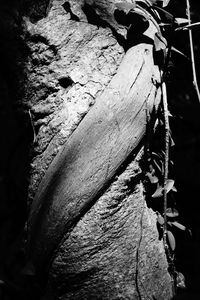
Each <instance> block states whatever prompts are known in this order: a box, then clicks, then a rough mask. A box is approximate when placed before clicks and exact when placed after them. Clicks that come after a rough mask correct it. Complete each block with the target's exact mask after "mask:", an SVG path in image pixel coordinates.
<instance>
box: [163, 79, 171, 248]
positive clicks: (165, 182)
mask: <svg viewBox="0 0 200 300" xmlns="http://www.w3.org/2000/svg"><path fill="white" fill-rule="evenodd" d="M162 100H163V110H164V122H165V161H164V190H163V199H164V206H163V215H164V224H163V242H164V247H165V248H166V247H167V241H166V235H167V215H166V210H167V189H166V185H167V180H168V168H169V135H170V128H169V112H168V105H167V90H166V84H165V82H162Z"/></svg>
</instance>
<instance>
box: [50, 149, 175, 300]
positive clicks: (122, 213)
mask: <svg viewBox="0 0 200 300" xmlns="http://www.w3.org/2000/svg"><path fill="white" fill-rule="evenodd" d="M140 159H141V152H140V153H139V154H138V156H137V157H136V158H135V159H134V161H133V162H132V163H130V164H129V165H128V166H127V168H126V169H125V171H124V172H123V173H122V174H121V175H119V176H117V177H116V178H115V179H114V181H113V183H112V184H111V186H110V187H109V188H108V189H107V191H106V192H105V193H104V195H103V196H101V197H100V198H99V200H98V201H97V202H96V204H95V205H94V206H93V207H92V208H91V209H90V211H89V212H88V213H87V214H86V215H85V216H84V217H83V218H82V219H81V220H80V222H79V223H78V224H77V226H76V227H75V228H74V230H73V231H72V232H71V233H70V234H69V235H67V236H66V237H65V239H63V240H62V242H61V243H60V246H59V247H58V249H57V252H56V254H55V257H54V259H53V263H52V267H51V270H50V274H51V277H50V283H51V285H52V286H55V290H56V295H58V298H59V299H160V300H161V299H163V300H164V299H170V296H171V292H170V277H169V274H168V273H167V262H166V260H165V258H164V255H163V254H164V253H163V245H162V241H159V240H158V232H157V228H156V214H155V213H154V212H153V211H152V210H151V209H148V208H147V206H146V203H145V200H144V190H143V186H142V184H141V169H140V167H139V165H138V161H139V160H140ZM167 287H168V288H167ZM153 297H154V298H153Z"/></svg>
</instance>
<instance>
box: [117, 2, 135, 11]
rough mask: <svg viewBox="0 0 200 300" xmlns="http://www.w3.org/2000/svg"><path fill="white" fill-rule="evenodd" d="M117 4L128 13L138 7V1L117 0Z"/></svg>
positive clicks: (119, 8)
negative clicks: (125, 0) (122, 0)
mask: <svg viewBox="0 0 200 300" xmlns="http://www.w3.org/2000/svg"><path fill="white" fill-rule="evenodd" d="M115 6H116V8H117V9H118V10H122V11H124V12H125V13H126V14H128V13H129V12H130V11H131V10H132V9H134V8H135V7H136V3H135V1H134V2H133V3H128V2H117V3H115Z"/></svg>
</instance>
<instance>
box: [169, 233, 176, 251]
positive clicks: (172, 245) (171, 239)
mask: <svg viewBox="0 0 200 300" xmlns="http://www.w3.org/2000/svg"><path fill="white" fill-rule="evenodd" d="M167 239H168V243H169V246H170V248H171V249H172V251H174V250H175V248H176V241H175V238H174V235H173V233H172V232H171V231H169V230H167Z"/></svg>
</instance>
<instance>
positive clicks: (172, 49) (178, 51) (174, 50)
mask: <svg viewBox="0 0 200 300" xmlns="http://www.w3.org/2000/svg"><path fill="white" fill-rule="evenodd" d="M171 51H173V52H176V53H178V54H180V55H182V56H184V57H185V58H187V59H188V60H190V59H189V57H187V55H185V54H184V53H183V52H181V51H180V50H178V49H177V48H175V47H171Z"/></svg>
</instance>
